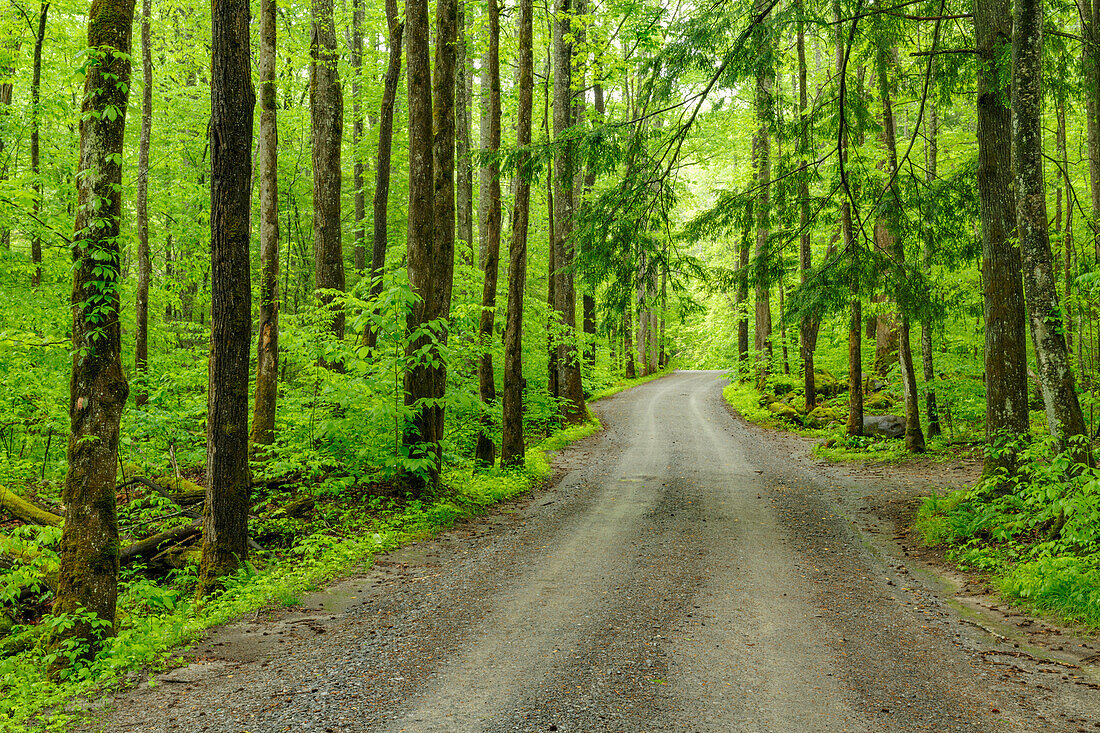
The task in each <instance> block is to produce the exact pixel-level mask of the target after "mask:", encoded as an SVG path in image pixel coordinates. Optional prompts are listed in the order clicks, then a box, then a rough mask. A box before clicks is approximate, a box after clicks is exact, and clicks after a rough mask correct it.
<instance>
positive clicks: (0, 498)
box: [0, 486, 61, 527]
mask: <svg viewBox="0 0 1100 733" xmlns="http://www.w3.org/2000/svg"><path fill="white" fill-rule="evenodd" d="M0 509H3V510H4V511H6V512H7V513H8V514H10V515H12V516H13V517H15V518H16V519H20V520H22V521H24V522H27V523H28V524H37V525H39V526H44V527H56V526H57V525H59V524H61V517H59V516H57V515H56V514H54V513H53V512H48V511H46V510H45V509H42V508H41V507H38V506H36V505H34V504H32V503H30V502H29V501H27V500H26V499H24V498H23V497H21V496H19V494H16V493H15V492H14V491H12V490H11V489H9V488H6V487H4V486H0Z"/></svg>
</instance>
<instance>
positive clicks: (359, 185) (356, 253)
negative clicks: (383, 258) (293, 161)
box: [351, 0, 367, 276]
mask: <svg viewBox="0 0 1100 733" xmlns="http://www.w3.org/2000/svg"><path fill="white" fill-rule="evenodd" d="M362 79H363V0H352V3H351V151H352V152H351V155H352V159H353V160H354V161H355V165H354V166H353V168H352V176H353V181H352V183H353V185H354V186H355V226H354V227H353V230H352V231H353V234H354V238H355V248H354V250H353V258H354V264H355V272H356V273H357V275H359V276H362V274H363V272H364V271H365V270H366V269H367V244H366V223H365V222H366V218H367V193H366V191H364V190H363V181H364V176H363V151H362V150H361V149H360V148H361V147H362V144H363V110H362V105H361V104H360V102H361V100H362V91H361V88H362Z"/></svg>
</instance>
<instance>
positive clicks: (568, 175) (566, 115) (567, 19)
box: [553, 0, 588, 424]
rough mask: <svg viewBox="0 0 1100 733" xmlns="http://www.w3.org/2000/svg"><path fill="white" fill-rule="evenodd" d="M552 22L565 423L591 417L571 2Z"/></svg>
mask: <svg viewBox="0 0 1100 733" xmlns="http://www.w3.org/2000/svg"><path fill="white" fill-rule="evenodd" d="M557 7H558V12H557V14H556V17H555V19H554V137H555V138H556V139H557V141H558V143H557V146H556V148H555V153H554V176H553V179H554V226H555V232H554V260H555V264H556V265H557V270H558V274H557V276H556V278H555V279H556V281H557V282H556V284H555V298H554V300H555V301H556V302H555V308H556V309H557V311H558V313H560V314H561V320H562V325H563V327H564V329H565V336H564V338H563V339H562V340H561V342H560V343H559V344H558V389H559V391H560V396H561V398H562V402H561V416H562V420H563V421H564V422H565V423H566V424H575V423H579V422H583V421H584V420H585V419H586V417H587V413H588V409H587V407H586V406H585V402H584V391H583V387H582V384H581V365H580V360H579V359H578V354H577V333H576V311H577V304H576V291H575V289H574V285H573V282H574V275H573V272H572V266H573V242H572V235H573V194H572V189H573V184H574V174H575V172H576V164H575V161H574V150H573V147H574V145H573V143H572V142H570V141H565V140H563V137H564V136H565V134H566V132H567V130H568V129H569V128H570V127H572V125H573V104H572V102H573V91H572V69H573V62H574V46H573V40H572V38H573V35H574V33H575V32H576V30H577V29H576V28H575V27H574V25H575V23H574V20H573V18H574V8H573V0H558V6H557Z"/></svg>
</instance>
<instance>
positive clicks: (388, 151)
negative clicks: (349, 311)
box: [364, 0, 430, 349]
mask: <svg viewBox="0 0 1100 733" xmlns="http://www.w3.org/2000/svg"><path fill="white" fill-rule="evenodd" d="M386 24H387V26H388V28H389V44H390V48H389V60H388V62H387V64H386V76H385V79H384V80H383V82H382V109H381V111H380V112H379V115H378V160H377V163H376V165H375V172H374V239H373V242H372V248H371V262H370V281H371V285H370V294H371V299H372V300H376V299H377V298H378V296H380V295H381V294H382V276H383V275H384V273H385V271H386V249H387V247H388V245H389V232H388V226H387V225H388V221H387V218H388V216H389V201H390V162H391V158H392V155H393V107H394V102H395V101H396V100H397V83H398V82H399V81H400V80H401V37H402V35H403V34H404V32H405V24H404V23H402V22H401V20H400V17H399V16H398V14H397V0H386ZM429 102H430V100H429ZM429 109H430V105H429ZM429 121H430V120H429ZM364 342H365V344H366V346H367V347H368V348H371V349H373V348H374V347H375V346H376V345H377V344H378V331H377V329H375V328H374V327H373V326H367V330H366V334H365V337H364Z"/></svg>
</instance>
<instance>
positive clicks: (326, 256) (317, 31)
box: [309, 0, 344, 369]
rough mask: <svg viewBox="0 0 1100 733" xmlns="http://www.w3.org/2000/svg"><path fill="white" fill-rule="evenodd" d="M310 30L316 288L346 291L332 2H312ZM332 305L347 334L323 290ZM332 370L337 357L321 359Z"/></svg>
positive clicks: (334, 324)
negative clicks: (341, 232) (341, 233)
mask: <svg viewBox="0 0 1100 733" xmlns="http://www.w3.org/2000/svg"><path fill="white" fill-rule="evenodd" d="M312 3H313V5H312V7H313V25H312V30H311V33H310V44H309V51H310V65H309V114H310V122H311V126H310V129H311V137H312V143H313V264H314V281H313V282H314V287H316V289H317V290H318V291H334V290H340V291H342V290H343V289H344V246H343V242H342V241H341V235H340V179H341V170H340V147H341V143H342V141H343V134H344V100H343V95H342V93H341V91H340V76H339V73H338V72H337V68H336V64H337V60H338V58H339V56H338V54H337V52H336V26H335V23H334V21H333V6H332V3H333V0H312ZM319 300H320V301H321V305H322V306H323V307H325V308H328V309H329V314H328V318H329V319H330V320H329V332H330V333H331V334H332V336H333V338H334V339H336V340H337V341H342V340H343V338H344V309H343V306H341V305H339V304H338V303H337V302H336V298H335V296H334V295H332V293H331V292H328V293H325V292H321V293H320V296H319ZM321 363H322V364H323V365H324V366H326V367H329V368H331V369H342V364H341V363H340V362H339V361H338V360H329V359H322V360H321Z"/></svg>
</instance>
